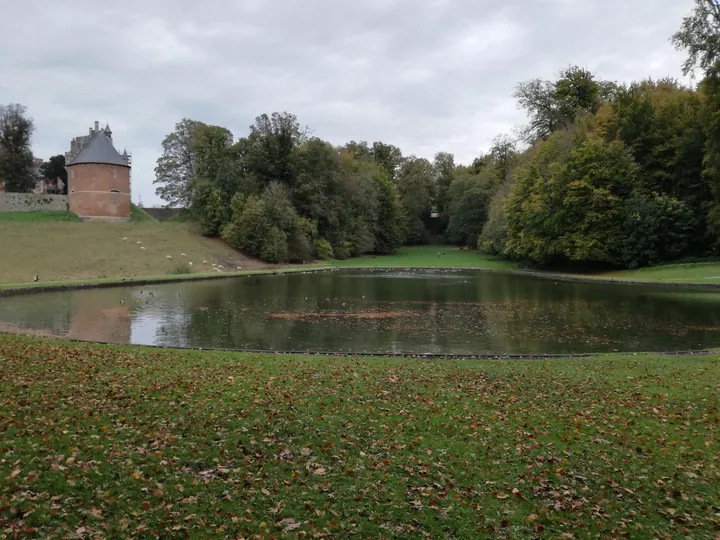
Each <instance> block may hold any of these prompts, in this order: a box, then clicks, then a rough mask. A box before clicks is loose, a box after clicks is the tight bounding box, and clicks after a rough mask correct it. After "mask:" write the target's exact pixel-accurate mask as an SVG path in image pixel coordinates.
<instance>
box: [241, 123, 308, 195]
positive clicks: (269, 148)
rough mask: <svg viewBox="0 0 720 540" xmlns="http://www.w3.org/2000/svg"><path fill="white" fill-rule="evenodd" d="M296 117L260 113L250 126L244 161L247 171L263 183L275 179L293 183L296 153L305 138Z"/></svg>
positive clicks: (289, 184)
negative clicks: (246, 164) (245, 159)
mask: <svg viewBox="0 0 720 540" xmlns="http://www.w3.org/2000/svg"><path fill="white" fill-rule="evenodd" d="M306 137H307V129H305V130H303V129H301V128H300V124H299V123H298V121H297V117H296V116H295V115H294V114H289V113H286V112H285V113H273V114H272V115H271V116H268V115H267V114H263V115H261V116H258V117H257V118H256V119H255V123H254V124H253V125H252V126H250V135H249V136H248V148H247V160H248V167H249V169H250V171H251V172H252V173H253V174H254V175H255V176H256V177H257V178H258V180H259V181H260V182H261V183H262V184H263V185H267V184H269V183H270V182H272V181H274V180H276V181H278V182H282V183H283V184H285V185H286V186H289V187H292V186H293V184H294V183H295V175H296V171H295V151H296V149H297V148H298V146H299V145H300V144H301V143H302V142H303V141H304V140H305V139H306Z"/></svg>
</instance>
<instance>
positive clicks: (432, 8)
mask: <svg viewBox="0 0 720 540" xmlns="http://www.w3.org/2000/svg"><path fill="white" fill-rule="evenodd" d="M88 6H89V4H87V2H83V1H81V0H64V1H61V2H52V3H50V2H46V1H44V0H42V1H41V0H27V1H23V2H19V1H16V0H0V14H2V17H3V19H5V20H9V21H11V24H10V25H8V26H7V27H6V30H5V31H4V32H3V33H2V34H1V35H0V103H7V102H16V101H17V102H21V103H23V104H25V105H27V106H28V109H29V112H30V114H31V115H32V116H33V118H34V119H35V122H36V126H37V132H36V136H35V140H34V143H35V153H36V155H39V156H42V157H45V158H47V157H49V156H50V155H53V154H56V153H59V152H62V151H65V150H66V146H67V145H68V144H69V140H70V138H71V137H73V136H75V135H78V134H82V133H84V131H85V130H86V129H87V126H89V125H90V123H91V122H92V121H94V120H96V119H97V120H100V121H102V122H104V121H109V122H110V124H111V126H112V127H113V130H114V132H115V140H116V141H117V143H118V145H119V146H120V147H124V146H127V147H128V149H130V150H132V151H133V157H134V170H133V190H134V199H135V200H137V199H138V197H139V196H141V197H142V200H143V202H144V203H145V204H151V203H159V202H160V201H159V200H158V199H157V198H156V197H155V195H154V187H153V186H152V180H153V168H154V162H155V160H156V159H157V157H158V155H159V152H160V143H161V141H162V139H163V137H164V135H165V134H167V133H168V132H170V131H171V130H172V128H173V125H174V124H175V122H177V121H178V120H179V119H180V118H182V117H190V118H195V119H198V120H202V121H205V122H210V123H216V124H221V125H224V126H226V127H228V128H230V129H231V130H232V131H233V132H234V133H235V135H236V136H242V135H245V134H246V133H247V126H248V125H249V124H251V123H252V121H253V119H254V117H255V116H257V115H258V114H261V113H263V112H268V113H269V112H272V111H284V110H287V111H290V112H293V113H295V114H297V115H298V117H299V119H300V121H301V123H303V124H308V125H310V126H311V127H312V128H313V132H314V134H316V135H317V136H319V137H322V138H324V139H327V140H330V141H331V142H333V143H336V144H341V143H344V142H346V141H348V140H350V139H355V140H368V141H374V140H383V141H386V142H391V143H393V144H396V145H398V146H400V147H401V148H402V149H403V151H404V152H405V153H408V154H410V153H414V154H416V155H420V156H424V157H428V158H432V155H433V154H434V153H435V152H436V151H440V150H443V151H450V152H453V153H455V154H456V156H457V158H458V159H459V160H460V161H465V162H467V161H470V160H471V159H472V158H473V157H474V156H476V155H477V154H479V153H480V152H482V151H483V150H486V149H487V147H488V146H489V144H490V142H491V140H492V138H493V137H494V136H495V135H497V134H499V133H502V132H511V131H512V129H513V128H514V127H515V126H517V125H518V124H521V123H522V122H523V120H524V119H523V114H522V112H521V111H518V110H517V108H516V106H515V103H514V100H513V99H512V92H513V89H514V86H515V85H516V84H517V83H518V82H519V81H523V80H527V79H531V78H535V77H542V78H550V77H552V76H553V75H554V74H555V73H557V72H558V71H559V70H560V69H562V68H564V67H567V66H568V65H570V64H579V65H581V66H584V67H587V68H589V69H592V70H594V71H596V72H597V73H598V75H599V76H600V77H602V78H605V79H611V80H617V81H620V82H626V81H630V80H632V79H638V78H644V77H647V76H654V77H662V76H667V75H671V76H678V77H679V75H680V64H681V61H682V55H680V54H679V53H677V52H675V51H674V50H673V49H672V47H671V45H670V43H669V41H668V39H669V37H670V35H671V34H672V33H673V32H674V31H675V30H676V29H677V28H678V27H679V25H680V21H681V19H682V17H683V16H684V15H686V14H687V13H689V12H690V9H691V8H692V0H633V1H632V2H629V1H627V0H507V1H505V2H498V1H496V0H495V1H490V0H475V1H472V2H470V1H467V0H370V1H365V2H343V1H339V0H308V1H306V2H297V1H293V0H241V1H238V0H214V1H212V2H205V3H201V2H196V1H194V0H192V1H191V0H153V1H152V2H144V1H139V0H131V1H127V2H122V3H120V2H117V3H112V4H95V5H94V6H98V7H96V8H94V9H89V8H88Z"/></svg>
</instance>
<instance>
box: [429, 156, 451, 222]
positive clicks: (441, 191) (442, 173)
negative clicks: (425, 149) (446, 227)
mask: <svg viewBox="0 0 720 540" xmlns="http://www.w3.org/2000/svg"><path fill="white" fill-rule="evenodd" d="M433 167H434V169H435V185H436V188H435V189H436V193H437V200H436V207H437V211H438V213H439V214H440V217H441V219H442V220H443V221H444V223H445V224H447V221H448V215H447V212H448V189H449V188H450V184H452V181H453V178H454V175H455V156H453V155H452V154H448V153H447V152H438V153H437V154H435V160H434V161H433Z"/></svg>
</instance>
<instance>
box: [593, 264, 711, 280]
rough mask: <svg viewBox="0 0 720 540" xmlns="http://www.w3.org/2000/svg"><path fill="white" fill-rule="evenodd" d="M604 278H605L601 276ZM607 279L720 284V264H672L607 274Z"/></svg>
mask: <svg viewBox="0 0 720 540" xmlns="http://www.w3.org/2000/svg"><path fill="white" fill-rule="evenodd" d="M601 277H604V276H601ZM607 277H615V278H621V279H632V280H638V281H670V282H678V283H720V262H708V263H689V264H670V265H665V266H655V267H651V268H640V269H639V270H626V271H624V272H614V273H612V274H607Z"/></svg>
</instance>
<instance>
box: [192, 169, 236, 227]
mask: <svg viewBox="0 0 720 540" xmlns="http://www.w3.org/2000/svg"><path fill="white" fill-rule="evenodd" d="M192 211H193V214H194V215H195V218H196V219H197V220H198V222H199V223H200V229H201V232H202V234H203V235H205V236H218V235H219V234H220V232H221V230H222V227H223V225H224V224H225V223H226V222H227V219H228V206H227V205H226V204H225V202H224V201H223V196H222V192H221V191H220V190H219V189H218V188H217V187H216V186H214V185H211V184H210V183H208V182H203V183H201V184H200V185H197V186H195V189H194V190H193V198H192Z"/></svg>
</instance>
